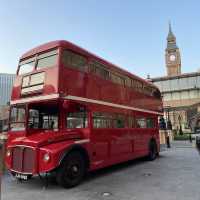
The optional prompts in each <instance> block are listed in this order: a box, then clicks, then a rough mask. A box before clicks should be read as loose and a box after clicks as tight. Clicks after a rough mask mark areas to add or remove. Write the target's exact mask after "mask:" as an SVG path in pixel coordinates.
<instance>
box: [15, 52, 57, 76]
mask: <svg viewBox="0 0 200 200" xmlns="http://www.w3.org/2000/svg"><path fill="white" fill-rule="evenodd" d="M57 58H58V51H57V49H56V50H55V49H54V50H51V51H49V52H46V53H42V54H38V55H37V56H34V57H32V58H29V59H25V60H23V61H20V63H19V71H18V75H21V74H26V73H29V72H32V71H33V70H34V69H35V68H36V70H37V69H42V68H47V67H53V66H55V65H56V63H57V60H58V59H57Z"/></svg>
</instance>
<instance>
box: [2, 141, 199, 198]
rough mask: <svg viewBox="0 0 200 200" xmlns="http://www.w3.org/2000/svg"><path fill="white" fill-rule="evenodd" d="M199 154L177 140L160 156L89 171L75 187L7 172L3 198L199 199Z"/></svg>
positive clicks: (4, 178) (190, 146) (3, 185)
mask: <svg viewBox="0 0 200 200" xmlns="http://www.w3.org/2000/svg"><path fill="white" fill-rule="evenodd" d="M199 188H200V155H199V154H198V152H197V150H196V149H195V148H193V147H192V145H191V144H190V143H189V142H187V141H186V142H176V143H173V144H172V148H171V149H170V150H168V151H166V152H162V153H161V155H160V157H159V158H158V159H157V160H155V161H153V162H148V161H144V160H136V161H131V162H128V163H124V164H120V165H116V166H113V167H110V168H107V169H103V170H99V171H97V172H94V173H91V174H89V175H88V177H87V178H86V180H85V181H84V182H83V183H82V184H81V185H79V186H78V187H76V188H73V189H63V188H60V187H59V186H58V185H56V184H55V183H50V185H49V187H48V188H47V189H45V188H44V187H43V183H42V181H41V180H40V179H39V178H33V179H32V180H30V181H28V182H23V183H20V182H18V181H16V180H15V179H13V178H12V177H11V176H10V175H8V174H7V175H4V177H3V184H2V199H3V200H13V199H15V200H23V199H26V200H27V199H28V200H35V199H42V200H46V199H48V200H55V199H57V200H64V199H65V200H66V199H67V200H75V199H80V200H94V199H97V200H98V199H99V200H100V199H108V200H123V199H127V200H147V199H148V200H160V199H162V200H179V199H181V200H200V189H199Z"/></svg>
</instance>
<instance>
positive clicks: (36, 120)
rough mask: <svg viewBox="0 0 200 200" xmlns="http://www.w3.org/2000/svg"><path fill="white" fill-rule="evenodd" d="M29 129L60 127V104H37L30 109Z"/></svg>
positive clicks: (55, 128)
mask: <svg viewBox="0 0 200 200" xmlns="http://www.w3.org/2000/svg"><path fill="white" fill-rule="evenodd" d="M28 127H29V129H52V130H57V129H58V105H57V104H50V105H45V104H41V105H40V104H37V105H32V106H31V107H30V109H29V119H28Z"/></svg>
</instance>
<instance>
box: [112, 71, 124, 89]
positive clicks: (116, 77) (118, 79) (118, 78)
mask: <svg viewBox="0 0 200 200" xmlns="http://www.w3.org/2000/svg"><path fill="white" fill-rule="evenodd" d="M111 80H112V81H113V82H114V83H117V84H120V85H122V86H124V85H125V79H124V78H123V77H121V76H120V75H118V74H116V73H111Z"/></svg>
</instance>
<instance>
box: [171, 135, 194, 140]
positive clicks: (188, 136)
mask: <svg viewBox="0 0 200 200" xmlns="http://www.w3.org/2000/svg"><path fill="white" fill-rule="evenodd" d="M174 140H190V134H183V135H174Z"/></svg>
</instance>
